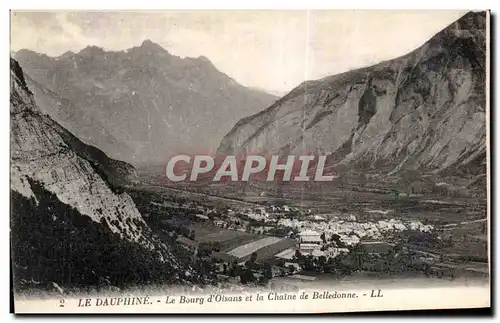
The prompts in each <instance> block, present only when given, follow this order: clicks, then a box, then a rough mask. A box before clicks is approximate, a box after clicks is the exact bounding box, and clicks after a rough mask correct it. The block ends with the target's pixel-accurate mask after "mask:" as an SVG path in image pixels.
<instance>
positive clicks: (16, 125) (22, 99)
mask: <svg viewBox="0 0 500 323" xmlns="http://www.w3.org/2000/svg"><path fill="white" fill-rule="evenodd" d="M10 64H11V74H10V75H11V97H10V117H11V142H10V145H11V168H10V185H11V243H12V259H13V266H14V271H13V272H14V285H15V288H16V289H23V288H29V287H40V288H45V289H46V288H50V287H51V286H52V285H54V286H56V285H57V286H58V287H63V288H66V287H71V288H73V287H82V288H86V287H89V286H103V285H104V286H115V287H126V286H127V285H128V284H131V285H134V284H145V283H152V282H161V283H180V282H191V281H193V280H194V278H190V279H187V278H186V277H185V273H186V272H189V271H190V267H189V266H188V264H186V263H183V262H181V261H179V260H178V258H177V256H176V255H175V253H174V252H173V251H172V248H173V247H172V246H167V245H165V244H164V243H162V242H160V240H158V239H157V238H156V237H155V236H154V235H153V234H152V231H151V229H150V228H149V227H148V226H147V225H146V223H145V222H144V220H143V219H142V216H141V214H140V213H139V211H138V210H137V208H136V205H135V204H134V202H133V200H132V198H131V197H130V196H129V195H128V194H127V193H125V192H123V191H121V190H120V180H119V179H120V178H124V177H126V176H134V170H133V167H132V166H131V165H129V164H127V163H125V162H121V161H117V160H113V159H110V158H108V157H107V156H106V155H105V154H104V153H103V152H102V151H100V150H99V149H97V148H95V147H91V146H88V145H86V144H84V143H82V142H81V141H80V140H78V139H77V138H76V137H75V136H74V135H73V134H71V133H70V132H68V131H67V130H66V129H64V128H63V127H62V126H60V125H59V124H58V123H57V122H55V121H54V120H52V119H51V118H50V117H48V116H47V115H46V114H44V113H42V112H41V111H40V109H39V107H38V106H37V104H36V102H35V100H34V97H33V94H32V92H31V91H30V89H29V88H28V86H27V82H26V79H25V77H24V75H23V71H22V69H21V67H20V66H19V64H18V63H17V62H16V61H15V60H13V59H11V63H10Z"/></svg>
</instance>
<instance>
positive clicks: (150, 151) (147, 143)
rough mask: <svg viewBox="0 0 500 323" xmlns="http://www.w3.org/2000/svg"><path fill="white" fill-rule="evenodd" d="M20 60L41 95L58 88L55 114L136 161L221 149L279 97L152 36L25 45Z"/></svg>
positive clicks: (110, 151) (111, 152) (75, 129)
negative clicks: (104, 43)
mask: <svg viewBox="0 0 500 323" xmlns="http://www.w3.org/2000/svg"><path fill="white" fill-rule="evenodd" d="M15 58H16V60H18V61H19V63H20V65H21V66H22V67H23V69H24V70H25V71H26V73H27V74H28V75H29V76H30V79H32V80H33V81H34V82H36V83H37V84H39V86H40V87H41V88H42V90H36V89H35V90H34V92H35V98H37V99H38V97H39V96H40V97H46V96H47V95H46V93H50V96H52V97H54V95H52V93H55V94H56V100H57V101H59V102H61V105H59V106H58V108H57V109H58V111H55V112H54V111H47V113H49V114H50V115H51V116H53V117H54V119H57V118H56V116H61V115H62V116H61V117H59V118H60V119H61V123H62V124H64V122H65V121H67V122H66V124H65V125H67V126H68V130H70V131H72V132H73V133H75V134H77V135H78V136H79V137H80V135H81V137H80V138H81V139H82V140H84V141H85V142H86V143H89V144H93V145H96V146H97V147H99V148H101V149H102V150H103V151H105V152H106V153H107V154H109V155H110V156H112V157H115V158H118V159H122V160H126V161H129V162H132V163H135V164H142V163H164V162H166V158H167V157H169V156H171V155H175V154H178V153H181V152H188V153H197V152H214V151H215V150H216V148H217V145H218V143H219V142H220V140H221V138H222V136H223V135H224V134H226V133H227V132H228V131H229V130H230V129H231V127H232V125H234V123H235V122H236V121H238V120H240V119H241V118H243V117H246V116H249V115H252V114H254V113H256V112H258V111H260V110H262V109H263V108H265V107H266V106H269V104H271V103H272V102H273V101H275V100H276V99H277V98H276V97H275V96H273V95H270V94H267V93H264V92H263V91H259V90H254V89H248V88H245V87H244V86H242V85H240V84H238V83H237V82H235V81H234V80H233V79H232V78H230V77H228V76H227V75H225V74H223V73H221V72H220V71H218V70H217V68H216V67H215V66H214V65H213V64H212V63H211V62H210V61H209V60H208V59H207V58H206V57H203V56H201V57H198V58H190V57H187V58H184V59H182V58H180V57H178V56H174V55H171V54H170V53H169V52H167V51H166V50H165V49H164V48H162V47H161V46H160V45H158V44H156V43H154V42H152V41H149V40H146V41H144V42H143V43H142V44H141V45H140V46H137V47H133V48H130V49H128V50H124V51H114V52H113V51H105V50H103V49H102V48H99V47H95V46H89V47H86V48H84V49H83V50H81V51H80V52H79V53H72V52H66V53H64V54H63V55H61V56H59V57H49V56H47V55H44V54H38V53H35V52H33V51H30V50H20V51H18V52H16V54H15ZM44 89H46V90H44ZM42 92H44V93H42ZM50 100H52V99H50ZM40 101H42V99H41V100H40ZM80 120H83V121H84V122H83V123H78V121H80ZM96 120H97V122H96ZM89 125H90V126H89ZM117 142H119V144H117ZM127 147H128V148H129V149H127Z"/></svg>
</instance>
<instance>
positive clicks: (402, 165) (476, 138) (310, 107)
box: [218, 12, 486, 174]
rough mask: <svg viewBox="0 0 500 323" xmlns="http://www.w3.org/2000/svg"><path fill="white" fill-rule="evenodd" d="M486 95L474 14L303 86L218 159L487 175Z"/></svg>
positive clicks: (480, 16) (256, 119) (223, 148)
mask: <svg viewBox="0 0 500 323" xmlns="http://www.w3.org/2000/svg"><path fill="white" fill-rule="evenodd" d="M416 28H418V27H416ZM485 85H486V13H485V12H477V13H472V12H471V13H468V14H466V15H465V16H463V17H462V18H461V19H459V20H458V21H456V22H454V23H453V24H451V25H450V26H448V27H447V28H445V29H444V30H442V31H441V32H439V33H437V34H436V35H435V36H434V37H432V38H431V39H430V40H429V41H428V42H426V43H425V44H424V45H422V46H421V47H419V48H418V49H416V50H414V51H413V52H411V53H409V54H407V55H405V56H403V57H399V58H396V59H393V60H390V61H386V62H382V63H380V64H377V65H375V66H371V67H366V68H362V69H358V70H353V71H349V72H346V73H343V74H339V75H334V76H330V77H326V78H324V79H321V80H317V81H308V82H305V83H303V84H301V85H300V86H298V87H297V88H295V89H294V90H293V91H291V92H290V93H288V94H287V95H285V96H284V97H283V98H282V99H280V100H279V101H277V102H276V103H275V104H273V105H271V106H270V107H269V108H268V109H266V110H264V111H262V112H260V113H258V114H255V115H253V116H251V117H247V118H244V119H242V120H240V121H239V122H238V123H237V124H236V125H235V126H234V128H233V129H232V130H231V131H230V132H229V133H228V134H227V135H226V136H225V137H224V138H223V140H222V141H221V143H220V145H219V149H218V150H219V152H220V153H225V154H233V153H237V152H250V151H251V152H256V151H266V152H271V153H273V154H277V153H279V154H283V155H287V154H299V153H301V152H315V153H318V154H321V155H328V156H329V158H328V162H327V165H328V166H329V169H330V171H331V172H333V173H341V172H344V171H346V170H349V169H358V170H364V171H367V172H369V171H372V172H376V173H377V172H378V173H385V174H388V173H397V172H398V171H400V170H402V169H417V170H419V171H421V172H433V173H436V172H449V173H453V174H460V173H463V172H465V173H474V174H481V173H482V174H484V173H485V172H486V168H485V162H486V92H485Z"/></svg>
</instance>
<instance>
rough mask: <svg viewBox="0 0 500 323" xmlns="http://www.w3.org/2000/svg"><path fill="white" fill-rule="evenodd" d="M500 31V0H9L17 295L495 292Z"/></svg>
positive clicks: (217, 303)
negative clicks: (119, 0)
mask: <svg viewBox="0 0 500 323" xmlns="http://www.w3.org/2000/svg"><path fill="white" fill-rule="evenodd" d="M490 46H491V44H490V12H489V11H488V10H484V11H476V10H473V11H466V10H465V11H464V10H462V11H459V10H238V11H235V10H231V11H230V10H154V11H153V10H150V11H146V10H145V11H138V10H136V11H133V10H121V11H120V10H117V11H105V10H99V11H97V10H87V11H81V10H80V11H76V10H75V11H57V10H52V11H43V10H38V11H28V10H12V11H11V12H10V248H11V253H10V267H11V271H12V288H13V293H14V304H15V310H16V313H18V312H19V313H21V312H22V313H42V312H43V313H69V312H71V313H91V312H93V313H118V312H141V313H188V312H189V313H222V312H224V313H296V312H301V313H319V312H324V313H326V312H332V311H333V312H358V311H359V312H362V311H378V310H404V309H408V310H418V309H449V308H481V307H489V306H490V244H489V241H490V234H491V228H490V221H489V217H490V214H489V212H490V185H491V183H490V176H491V175H490V174H491V171H490V154H491V151H490V129H489V127H490V102H489V100H490V98H489V91H490V89H489V86H490V84H489V82H490V71H489V68H490ZM415 293H416V294H415ZM409 294H412V295H419V296H414V298H412V297H413V296H412V297H411V296H409ZM405 295H407V296H405Z"/></svg>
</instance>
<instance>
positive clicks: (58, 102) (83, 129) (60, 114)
mask: <svg viewBox="0 0 500 323" xmlns="http://www.w3.org/2000/svg"><path fill="white" fill-rule="evenodd" d="M25 79H26V84H27V85H28V88H29V89H30V90H31V91H32V92H33V95H34V97H35V101H36V103H37V105H38V107H39V108H40V111H41V112H43V113H45V114H47V115H48V116H49V117H50V118H51V119H53V120H54V121H56V122H57V123H58V124H60V125H61V126H62V127H64V128H65V129H71V130H72V131H73V132H74V134H75V136H76V137H78V138H79V139H80V140H82V141H83V142H84V143H85V144H87V145H91V146H94V147H100V148H101V149H102V150H104V151H106V153H107V155H108V156H110V157H112V158H116V159H120V160H123V159H126V158H127V157H128V156H131V155H132V154H133V151H132V149H131V148H130V147H128V146H127V145H126V144H124V143H122V142H120V141H119V140H118V139H116V138H115V137H114V136H113V135H112V134H110V133H109V131H108V130H107V129H106V128H105V127H104V126H103V125H102V123H101V121H100V120H98V119H96V118H94V117H93V116H92V115H90V114H88V113H86V111H85V110H82V109H80V108H78V107H76V106H75V105H74V104H73V103H72V102H71V101H70V100H67V99H64V98H62V97H61V96H59V95H58V94H57V93H55V92H53V91H51V90H49V89H47V88H45V87H44V86H42V85H41V84H40V83H38V82H36V81H34V80H33V79H32V78H30V77H29V75H25Z"/></svg>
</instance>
